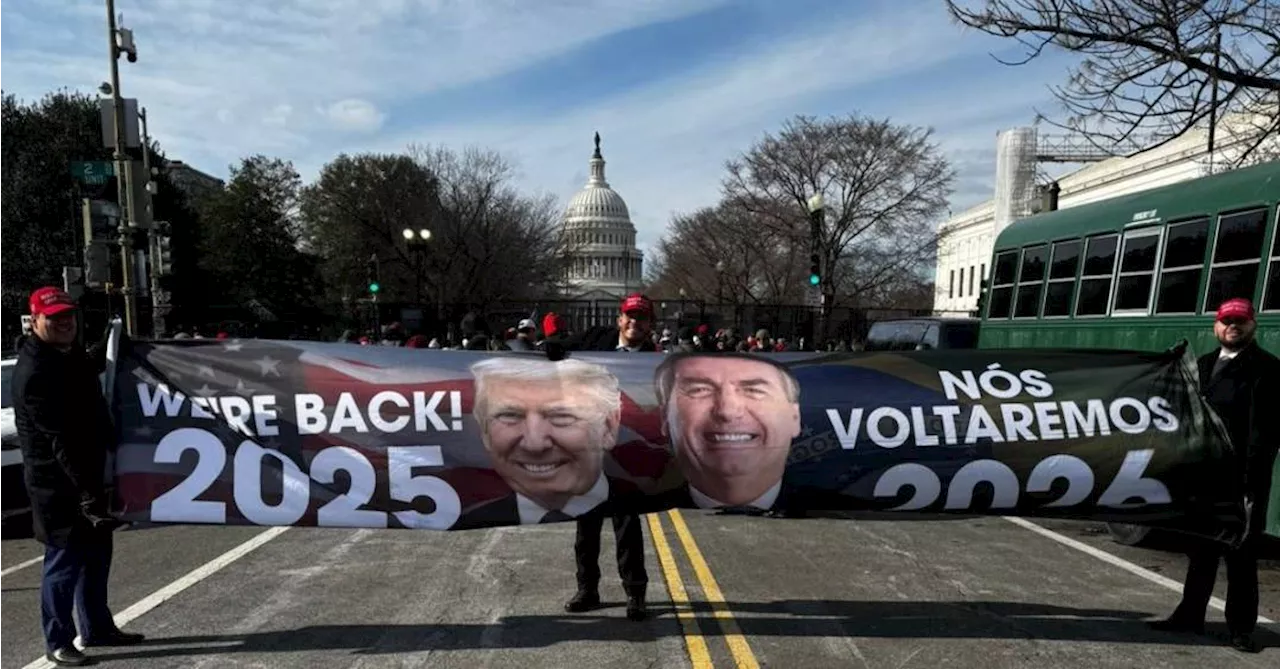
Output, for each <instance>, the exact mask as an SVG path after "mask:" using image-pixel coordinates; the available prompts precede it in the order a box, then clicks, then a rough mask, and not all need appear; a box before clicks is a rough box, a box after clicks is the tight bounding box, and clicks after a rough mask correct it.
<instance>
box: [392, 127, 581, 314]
mask: <svg viewBox="0 0 1280 669" xmlns="http://www.w3.org/2000/svg"><path fill="white" fill-rule="evenodd" d="M409 153H410V155H411V156H412V157H413V159H414V160H415V161H417V162H418V164H420V165H422V166H423V167H424V168H425V169H427V170H428V171H430V172H431V173H433V174H435V175H436V177H437V178H438V179H439V184H440V188H439V194H440V204H441V216H440V218H439V221H438V223H437V227H438V228H439V230H440V238H441V239H440V243H439V244H436V245H434V246H433V251H432V256H431V257H432V262H433V263H434V265H433V267H434V268H435V269H434V272H433V274H434V280H435V281H437V282H438V288H439V290H441V291H442V292H443V294H445V295H448V296H451V299H452V300H453V301H456V302H474V303H477V304H485V303H489V302H497V301H503V300H516V299H532V298H537V297H542V296H546V295H548V294H554V293H558V292H561V291H563V290H564V289H565V288H566V287H567V276H568V275H567V269H568V267H569V262H570V259H571V256H572V252H573V250H574V249H573V248H572V247H571V246H570V245H569V244H568V241H567V240H566V239H565V238H564V236H563V235H562V234H561V226H560V208H559V206H558V204H557V202H556V200H555V198H554V197H553V196H551V195H542V196H529V195H525V194H522V193H520V192H519V191H518V190H517V189H516V188H515V187H514V186H513V185H511V183H510V181H511V180H512V178H513V177H514V174H515V170H514V167H513V166H512V165H511V163H510V162H509V161H508V160H507V159H506V158H504V157H503V156H502V155H500V154H498V153H496V152H493V151H487V150H482V149H477V148H468V149H466V150H464V151H462V152H461V153H456V152H454V151H452V150H450V149H447V148H443V147H428V146H413V147H410V149H409Z"/></svg>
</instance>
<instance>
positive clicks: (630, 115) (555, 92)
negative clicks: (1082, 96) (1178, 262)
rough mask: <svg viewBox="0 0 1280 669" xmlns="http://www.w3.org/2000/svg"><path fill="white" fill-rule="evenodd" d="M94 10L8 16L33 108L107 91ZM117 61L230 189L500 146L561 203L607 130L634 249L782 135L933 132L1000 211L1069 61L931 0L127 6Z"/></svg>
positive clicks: (22, 85)
mask: <svg viewBox="0 0 1280 669" xmlns="http://www.w3.org/2000/svg"><path fill="white" fill-rule="evenodd" d="M104 5H105V3H104V2H103V1H102V0H22V1H12V2H5V3H3V5H2V6H0V67H2V68H3V87H4V90H5V92H6V93H15V94H17V95H18V96H19V97H22V98H24V99H34V98H37V97H39V96H41V95H43V94H44V93H46V92H49V91H52V90H55V89H58V88H63V87H66V88H72V89H77V90H83V91H92V90H94V89H95V88H96V87H97V85H98V83H99V82H101V81H103V80H105V79H106V78H107V77H108V70H107V65H108V64H107V60H106V54H105V52H106V45H105V41H106V35H105V32H106V27H105V18H106V12H105V6H104ZM116 6H117V11H118V12H121V13H123V15H124V25H125V26H126V27H129V28H132V29H133V30H134V33H135V39H136V42H137V44H138V48H139V61H138V62H137V63H132V64H131V63H128V62H124V61H122V62H121V78H122V86H121V88H122V91H123V92H124V94H125V95H126V96H128V97H137V98H139V99H140V101H141V103H142V105H143V106H145V107H146V108H147V110H148V113H149V120H150V124H149V125H150V129H151V131H152V133H153V134H154V135H155V136H156V137H157V139H158V140H159V141H160V142H161V144H162V147H163V148H164V150H165V151H166V152H167V153H168V154H169V156H170V157H171V158H175V159H181V160H185V161H187V162H188V163H190V164H192V165H193V166H195V167H198V168H200V169H202V170H204V171H206V172H210V173H212V174H216V175H218V176H225V175H226V173H227V167H228V165H230V164H232V163H234V162H236V161H237V160H238V159H239V158H240V157H241V156H245V155H249V154H252V153H265V154H268V155H275V156H280V157H283V158H287V159H289V160H292V161H293V162H294V163H295V165H296V166H297V167H298V169H299V171H300V172H301V173H302V175H303V176H304V178H311V177H313V176H314V175H315V174H316V173H317V172H318V171H319V169H320V167H321V166H322V165H324V163H325V162H327V161H328V160H330V159H332V158H333V157H334V156H336V155H338V154H339V153H342V152H347V153H353V152H361V151H399V150H402V149H403V148H405V147H406V146H407V145H409V144H410V143H419V144H442V145H446V146H450V147H454V148H463V147H466V146H471V145H479V146H485V147H489V148H493V149H497V150H499V151H501V152H503V153H504V154H506V155H507V156H508V157H510V158H512V159H513V160H514V161H515V162H516V164H517V165H518V166H519V168H520V177H519V179H520V185H521V186H522V187H524V188H526V189H528V190H530V191H539V192H550V193H554V194H555V195H557V196H558V197H559V198H560V199H561V201H562V202H563V201H567V200H568V198H569V197H571V196H572V194H573V193H574V192H575V191H576V190H577V189H579V188H580V187H581V186H582V184H583V182H584V181H585V180H586V175H587V162H586V161H587V159H588V157H589V156H590V153H591V136H592V133H593V132H595V131H599V132H600V133H601V135H602V137H603V149H604V154H605V158H606V160H608V161H609V162H608V177H609V180H610V182H611V183H612V185H613V186H614V188H615V189H616V190H618V192H619V193H621V194H622V196H623V197H624V198H625V199H626V200H627V203H628V205H629V206H630V208H631V212H632V218H633V220H634V221H635V223H636V227H637V229H638V230H639V241H640V244H641V246H649V245H650V244H652V243H653V242H655V241H656V240H657V239H658V237H659V236H660V235H661V234H662V231H663V228H664V226H665V225H666V222H667V221H668V220H669V219H670V217H671V215H672V214H673V213H676V212H687V211H691V210H693V209H696V208H698V207H701V206H705V205H710V204H713V203H714V202H715V201H716V199H717V197H718V193H719V180H720V178H721V176H722V174H723V165H724V162H725V161H726V160H727V159H730V158H732V157H734V156H735V155H737V154H738V153H739V152H741V151H743V150H745V149H746V148H748V147H749V146H750V144H751V143H752V142H753V141H754V140H756V139H758V138H759V137H761V136H762V135H763V134H764V133H765V132H769V131H774V130H776V129H777V128H778V127H779V126H780V125H781V124H782V122H783V121H784V120H786V119H787V118H789V117H791V116H793V115H795V114H810V115H817V116H826V115H843V114H847V113H853V112H857V113H862V114H868V115H872V116H877V117H888V118H891V119H893V120H895V121H896V122H899V123H909V124H913V125H920V126H929V127H932V128H934V129H935V132H936V137H937V140H938V142H939V143H940V145H941V146H942V148H943V150H944V151H945V152H946V154H947V155H948V156H949V157H950V158H951V159H952V161H953V163H954V164H955V166H956V167H957V169H958V170H959V173H960V178H959V179H958V181H957V184H956V193H955V195H954V197H953V198H952V204H951V207H952V210H953V211H957V212H958V211H960V210H962V209H965V208H967V207H969V206H972V205H973V204H976V203H978V202H980V201H982V200H983V199H985V198H987V197H989V196H990V193H991V188H992V186H991V180H992V176H993V174H994V148H995V134H996V132H997V131H998V130H1000V129H1003V128H1008V127H1013V126H1017V125H1023V124H1028V123H1030V122H1032V121H1033V120H1034V114H1035V109H1036V108H1039V109H1042V110H1049V111H1051V110H1053V109H1054V107H1053V103H1052V101H1051V98H1050V95H1049V92H1048V88H1047V86H1048V84H1049V83H1058V82H1061V81H1063V80H1064V78H1065V74H1066V71H1067V67H1068V66H1069V65H1070V61H1069V60H1068V59H1067V57H1065V56H1061V55H1055V56H1052V57H1050V58H1048V59H1045V60H1043V61H1037V62H1035V63H1033V64H1032V65H1028V66H1023V67H1017V68H1013V67H1008V66H1004V65H1001V64H999V63H997V62H995V61H994V60H993V59H992V58H991V56H990V54H991V53H1003V54H1005V55H1009V54H1013V53H1016V52H1017V46H1016V44H1012V43H1009V42H1006V41H1001V40H997V39H994V38H990V37H986V36H983V35H979V34H976V33H973V32H971V31H965V30H963V29H961V28H960V27H958V26H956V25H954V24H952V23H951V22H950V21H949V19H948V17H947V15H946V12H945V8H944V6H943V3H942V2H941V0H896V1H895V0H843V1H840V0H741V1H730V0H597V1H595V2H586V1H582V2H569V1H562V0H271V1H270V2H263V1H262V0H117V3H116Z"/></svg>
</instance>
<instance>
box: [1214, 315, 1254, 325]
mask: <svg viewBox="0 0 1280 669" xmlns="http://www.w3.org/2000/svg"><path fill="white" fill-rule="evenodd" d="M1218 322H1219V323H1222V324H1223V325H1247V324H1248V323H1249V319H1248V318H1241V317H1239V316H1229V317H1227V318H1220V319H1218Z"/></svg>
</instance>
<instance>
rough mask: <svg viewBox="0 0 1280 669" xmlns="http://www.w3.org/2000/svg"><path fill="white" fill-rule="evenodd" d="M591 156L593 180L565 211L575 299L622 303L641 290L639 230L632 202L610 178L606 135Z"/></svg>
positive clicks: (641, 267)
mask: <svg viewBox="0 0 1280 669" xmlns="http://www.w3.org/2000/svg"><path fill="white" fill-rule="evenodd" d="M595 142H596V150H595V153H593V154H591V163H590V164H591V176H590V177H589V178H588V179H587V184H586V186H584V187H583V189H582V190H580V191H578V194H577V195H574V196H573V199H572V200H570V201H569V206H568V207H566V208H565V211H564V227H563V230H564V234H565V239H566V241H567V243H568V244H570V245H571V246H572V248H573V249H574V252H573V262H572V264H571V265H570V268H569V276H568V279H569V297H571V298H573V299H575V300H604V299H614V298H621V297H622V296H624V295H626V294H628V293H631V292H633V291H636V290H639V289H640V287H641V284H642V282H643V277H644V272H643V270H644V257H643V254H642V253H641V252H640V250H639V249H638V248H636V228H635V226H634V225H632V224H631V215H630V214H629V213H628V212H627V203H626V202H624V201H623V200H622V196H621V195H618V193H617V192H615V191H614V190H613V189H612V188H610V187H609V182H608V181H606V180H605V178H604V157H603V156H602V155H601V154H600V133H596V136H595Z"/></svg>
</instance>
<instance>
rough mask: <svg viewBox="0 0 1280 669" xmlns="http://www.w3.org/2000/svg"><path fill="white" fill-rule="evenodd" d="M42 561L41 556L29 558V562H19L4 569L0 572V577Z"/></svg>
mask: <svg viewBox="0 0 1280 669" xmlns="http://www.w3.org/2000/svg"><path fill="white" fill-rule="evenodd" d="M43 559H44V556H43V555H37V556H35V557H33V558H31V559H30V560H27V561H26V562H19V563H18V564H15V565H13V566H12V567H9V568H8V569H5V570H4V571H0V576H8V575H9V574H12V573H13V572H15V571H18V570H21V569H26V568H27V567H30V566H31V565H33V564H36V563H38V562H40V561H41V560H43Z"/></svg>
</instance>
